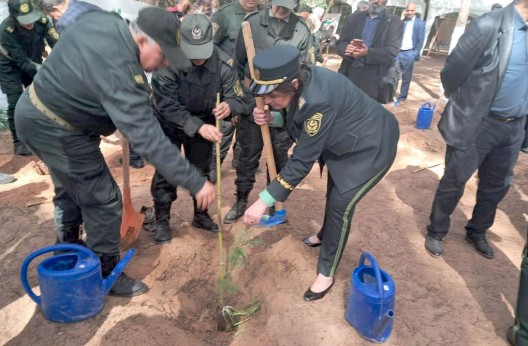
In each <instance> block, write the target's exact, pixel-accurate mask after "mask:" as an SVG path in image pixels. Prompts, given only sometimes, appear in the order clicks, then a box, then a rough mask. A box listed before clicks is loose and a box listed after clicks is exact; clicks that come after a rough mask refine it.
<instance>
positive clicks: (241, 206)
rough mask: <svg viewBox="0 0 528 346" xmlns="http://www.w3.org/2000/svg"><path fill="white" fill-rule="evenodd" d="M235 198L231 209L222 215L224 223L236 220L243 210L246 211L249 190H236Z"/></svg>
mask: <svg viewBox="0 0 528 346" xmlns="http://www.w3.org/2000/svg"><path fill="white" fill-rule="evenodd" d="M236 196H237V199H236V202H235V204H234V205H233V207H231V210H229V212H228V213H227V214H226V216H225V217H224V223H234V222H235V221H236V220H238V219H239V218H240V217H241V216H242V215H244V212H245V211H246V207H247V203H248V196H249V191H240V190H237V193H236Z"/></svg>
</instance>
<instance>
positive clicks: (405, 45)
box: [400, 16, 416, 50]
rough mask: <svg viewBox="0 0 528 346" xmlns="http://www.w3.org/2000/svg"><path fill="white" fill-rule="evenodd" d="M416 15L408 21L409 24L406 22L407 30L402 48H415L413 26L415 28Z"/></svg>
mask: <svg viewBox="0 0 528 346" xmlns="http://www.w3.org/2000/svg"><path fill="white" fill-rule="evenodd" d="M415 18H416V16H414V17H412V19H410V20H408V21H407V24H404V26H405V30H404V31H403V40H402V45H401V48H400V50H409V49H413V48H414V47H413V40H412V35H413V28H414V19H415Z"/></svg>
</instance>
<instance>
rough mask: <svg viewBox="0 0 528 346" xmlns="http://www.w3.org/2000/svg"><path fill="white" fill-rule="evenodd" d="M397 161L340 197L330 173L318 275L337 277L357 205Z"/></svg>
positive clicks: (321, 233)
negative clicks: (336, 273)
mask: <svg viewBox="0 0 528 346" xmlns="http://www.w3.org/2000/svg"><path fill="white" fill-rule="evenodd" d="M393 161H394V158H393V159H392V161H391V162H390V163H388V164H387V166H386V167H385V168H383V169H382V170H381V171H379V172H377V173H376V174H374V175H373V176H372V177H371V178H370V179H368V180H367V181H366V182H364V183H363V184H361V185H359V186H357V187H355V188H353V189H352V190H350V191H348V192H346V193H344V194H339V192H338V191H337V188H336V187H335V184H334V181H333V180H332V172H330V171H329V172H328V182H327V190H326V206H325V215H324V221H323V226H322V227H321V230H320V231H319V233H317V237H318V238H319V239H320V240H321V252H320V253H319V262H318V264H317V273H318V274H319V273H320V274H323V275H324V276H334V275H335V272H336V270H337V266H338V264H339V261H340V260H341V257H342V255H343V250H344V249H345V246H346V243H347V240H348V235H349V234H350V226H351V223H352V216H353V215H354V210H355V209H356V205H357V204H358V203H359V201H360V200H361V199H362V198H363V197H364V196H365V195H366V194H367V192H369V191H370V190H371V189H372V188H373V187H374V186H376V184H377V183H378V182H379V181H380V180H381V179H382V178H383V177H384V176H385V174H386V173H387V172H388V170H389V168H390V166H391V165H392V162H393Z"/></svg>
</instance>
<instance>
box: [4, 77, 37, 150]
mask: <svg viewBox="0 0 528 346" xmlns="http://www.w3.org/2000/svg"><path fill="white" fill-rule="evenodd" d="M13 74H14V75H13V76H10V77H11V78H9V79H10V80H8V81H4V80H3V78H0V82H1V83H2V84H3V83H5V84H8V85H2V90H3V91H4V93H5V94H6V96H7V112H6V113H7V123H8V125H9V130H10V131H11V136H12V137H13V144H18V143H20V140H19V139H18V135H17V131H16V127H15V107H16V104H17V102H18V99H19V98H20V95H22V90H23V88H22V87H27V86H29V85H30V84H31V83H32V82H33V78H31V77H30V76H29V75H27V74H26V73H23V72H20V71H13Z"/></svg>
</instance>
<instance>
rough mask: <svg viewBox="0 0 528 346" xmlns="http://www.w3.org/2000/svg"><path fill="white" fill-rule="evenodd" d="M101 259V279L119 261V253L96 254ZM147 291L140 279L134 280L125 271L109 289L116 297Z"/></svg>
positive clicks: (132, 295) (130, 295) (135, 294)
mask: <svg viewBox="0 0 528 346" xmlns="http://www.w3.org/2000/svg"><path fill="white" fill-rule="evenodd" d="M97 256H98V257H99V260H100V261H101V272H102V275H103V279H104V278H106V277H107V276H108V275H110V274H111V273H112V270H114V268H115V267H116V266H117V264H118V263H119V259H120V257H119V254H113V255H112V254H100V253H99V254H97ZM147 291H148V287H147V285H145V284H144V283H143V282H141V280H136V279H132V278H130V277H128V276H127V275H126V274H125V273H121V275H119V277H118V278H117V280H116V282H115V283H114V285H113V286H112V289H111V290H110V294H111V295H113V296H118V297H134V296H139V295H140V294H143V293H145V292H147Z"/></svg>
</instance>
